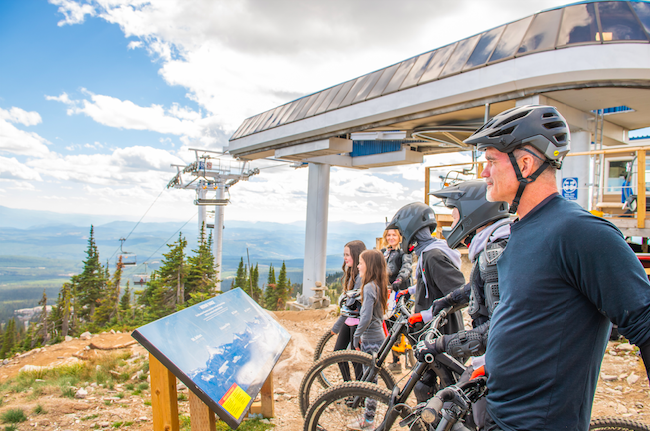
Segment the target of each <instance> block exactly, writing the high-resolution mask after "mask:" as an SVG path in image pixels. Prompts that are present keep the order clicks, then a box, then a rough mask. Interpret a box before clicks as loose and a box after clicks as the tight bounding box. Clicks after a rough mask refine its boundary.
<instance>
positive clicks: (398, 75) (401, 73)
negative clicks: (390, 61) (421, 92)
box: [381, 58, 415, 94]
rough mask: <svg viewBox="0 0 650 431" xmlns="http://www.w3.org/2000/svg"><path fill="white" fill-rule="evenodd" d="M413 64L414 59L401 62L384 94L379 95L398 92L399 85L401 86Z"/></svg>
mask: <svg viewBox="0 0 650 431" xmlns="http://www.w3.org/2000/svg"><path fill="white" fill-rule="evenodd" d="M414 64H415V58H409V59H408V60H405V61H403V62H402V63H401V64H400V65H399V68H398V69H397V71H396V72H395V75H393V78H392V79H391V80H390V82H389V83H388V85H387V86H386V88H385V89H384V92H383V93H381V94H389V93H394V92H396V91H397V90H399V87H400V85H402V82H404V79H405V78H406V75H408V73H409V72H410V71H411V68H412V67H413V65H414Z"/></svg>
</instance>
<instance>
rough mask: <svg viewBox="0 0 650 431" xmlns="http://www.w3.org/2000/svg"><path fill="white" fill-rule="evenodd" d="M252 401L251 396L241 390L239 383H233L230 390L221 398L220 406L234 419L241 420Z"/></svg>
mask: <svg viewBox="0 0 650 431" xmlns="http://www.w3.org/2000/svg"><path fill="white" fill-rule="evenodd" d="M250 400H251V396H250V395H248V394H247V393H246V391H244V390H243V389H242V388H240V387H239V385H238V384H237V383H233V384H232V386H231V387H230V389H228V392H226V394H225V395H224V396H223V397H221V399H220V400H219V404H220V405H221V407H223V409H224V410H225V411H227V412H228V413H230V415H231V416H232V417H234V418H239V417H240V416H241V415H242V413H244V410H245V409H246V406H247V405H248V403H249V402H250Z"/></svg>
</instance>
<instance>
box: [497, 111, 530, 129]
mask: <svg viewBox="0 0 650 431" xmlns="http://www.w3.org/2000/svg"><path fill="white" fill-rule="evenodd" d="M528 114H530V111H523V112H519V113H517V114H515V115H513V116H512V117H510V118H507V119H506V120H505V121H504V122H503V123H501V127H503V126H505V125H506V124H508V123H512V122H513V121H515V120H518V119H520V118H522V117H525V116H526V115H528Z"/></svg>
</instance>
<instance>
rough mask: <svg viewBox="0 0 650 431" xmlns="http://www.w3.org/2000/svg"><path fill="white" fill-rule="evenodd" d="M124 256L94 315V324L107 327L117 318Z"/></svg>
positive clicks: (118, 262)
mask: <svg viewBox="0 0 650 431" xmlns="http://www.w3.org/2000/svg"><path fill="white" fill-rule="evenodd" d="M123 266H124V265H123V264H122V256H120V257H119V259H118V261H117V265H116V268H115V272H114V273H113V278H112V279H111V280H110V281H109V282H108V284H107V285H106V289H105V291H104V296H103V297H102V298H101V300H100V305H99V307H98V308H97V310H96V311H95V314H93V322H94V323H95V324H96V325H97V326H99V327H102V326H105V325H106V324H107V323H109V322H110V321H111V320H112V319H114V318H117V313H118V305H119V301H120V282H121V281H122V268H123Z"/></svg>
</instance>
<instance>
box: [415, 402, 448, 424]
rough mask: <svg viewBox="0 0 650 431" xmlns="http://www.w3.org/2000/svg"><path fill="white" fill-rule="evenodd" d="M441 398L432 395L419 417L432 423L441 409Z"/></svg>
mask: <svg viewBox="0 0 650 431" xmlns="http://www.w3.org/2000/svg"><path fill="white" fill-rule="evenodd" d="M442 404H443V403H442V400H441V399H440V398H438V397H433V398H431V399H430V400H429V401H427V405H426V406H425V407H424V408H423V409H422V413H421V414H420V417H421V418H422V420H423V421H424V422H426V423H428V424H431V423H434V422H435V421H436V419H437V418H438V414H440V411H441V410H442Z"/></svg>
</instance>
